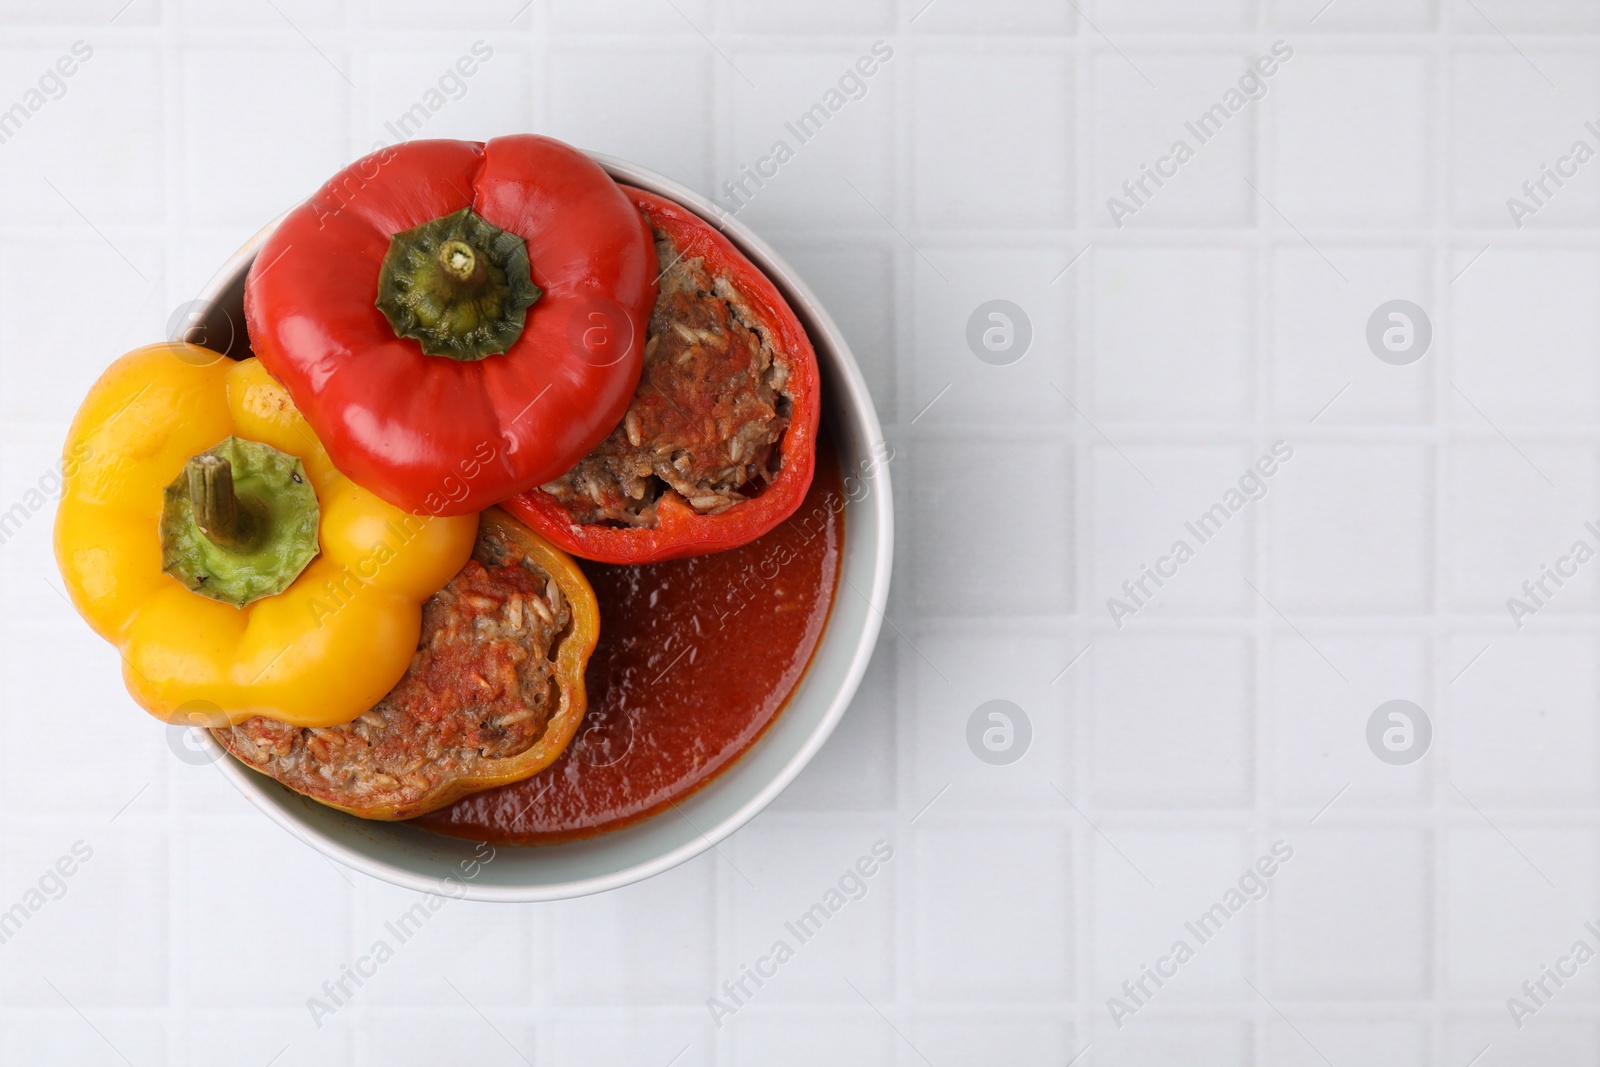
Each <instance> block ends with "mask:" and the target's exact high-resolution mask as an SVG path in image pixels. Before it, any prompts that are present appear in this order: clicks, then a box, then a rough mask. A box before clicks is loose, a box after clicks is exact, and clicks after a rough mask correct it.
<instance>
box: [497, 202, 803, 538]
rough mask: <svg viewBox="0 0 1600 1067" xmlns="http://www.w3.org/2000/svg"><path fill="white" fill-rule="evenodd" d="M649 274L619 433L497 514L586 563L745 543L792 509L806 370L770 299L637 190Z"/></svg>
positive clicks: (703, 234)
mask: <svg viewBox="0 0 1600 1067" xmlns="http://www.w3.org/2000/svg"><path fill="white" fill-rule="evenodd" d="M624 188H625V189H626V192H627V193H628V196H629V198H630V199H631V200H632V201H633V203H634V205H635V206H636V207H637V208H638V209H639V211H640V213H641V214H642V215H643V216H644V218H645V221H646V222H648V223H649V225H650V230H651V233H652V235H653V237H654V240H655V246H656V257H657V259H658V260H659V262H660V264H661V267H660V270H661V278H660V287H661V291H660V295H659V297H658V298H657V300H656V304H655V308H654V310H653V311H652V313H651V316H650V324H649V330H648V333H647V336H646V341H645V348H644V371H643V375H642V377H641V378H640V381H639V387H638V389H637V390H636V391H635V393H634V395H633V399H632V401H631V402H630V404H629V406H628V410H627V413H626V414H625V415H624V416H623V418H622V422H621V423H620V424H619V425H618V426H617V427H616V428H615V429H614V430H613V431H612V432H611V434H610V435H609V436H608V437H606V439H605V440H604V441H602V442H600V444H599V445H597V446H596V447H595V448H594V449H593V450H592V451H590V452H589V454H588V455H586V456H584V457H583V458H582V459H581V460H579V461H578V462H577V463H576V464H575V465H574V466H573V467H572V468H571V469H570V470H568V471H566V472H564V473H563V474H562V475H561V476H560V477H558V478H554V479H551V480H550V481H548V482H546V483H544V484H543V485H541V486H540V487H539V488H537V489H534V490H531V491H529V492H526V493H523V494H521V495H520V496H517V497H513V498H512V499H511V500H509V501H507V502H506V505H505V506H506V508H507V509H508V510H510V511H511V512H512V514H514V515H516V516H517V517H518V518H520V519H522V520H523V521H524V522H526V523H527V524H528V525H529V526H532V527H533V528H534V529H535V530H538V531H539V532H540V533H542V534H544V535H545V536H546V537H548V538H549V539H550V540H551V541H554V542H555V543H556V544H558V545H560V546H561V547H562V548H564V549H566V550H567V551H568V552H571V553H572V554H573V555H576V556H582V557H584V558H586V559H593V560H601V561H604V562H607V563H651V562H655V561H658V560H666V559H674V558H677V557H680V556H696V555H703V554H705V553H709V552H721V551H724V550H726V549H729V548H736V547H738V546H739V545H742V544H746V543H748V542H750V541H753V540H755V539H756V538H757V537H760V536H761V535H762V534H764V533H766V532H768V531H769V530H771V529H772V528H773V527H775V526H777V525H778V524H779V523H780V522H782V521H783V520H784V519H786V518H788V517H789V516H790V515H791V514H793V513H794V511H795V509H796V508H798V507H799V506H800V502H801V501H802V500H803V499H805V495H806V490H807V488H809V487H810V485H811V475H812V471H813V468H814V466H815V462H816V446H817V440H816V439H817V423H818V418H819V415H820V411H821V397H820V395H819V376H818V372H817V358H816V354H815V352H813V351H812V348H811V342H810V341H809V340H808V339H807V337H806V333H805V330H804V329H803V328H802V327H801V325H800V322H799V320H798V319H796V318H795V315H794V312H793V311H792V310H790V308H789V305H788V303H787V302H786V301H785V300H784V298H783V296H782V294H780V293H779V292H778V290H777V288H776V287H775V286H774V285H773V284H772V282H771V281H770V280H768V278H767V276H766V275H765V274H763V273H762V272H761V271H760V270H759V269H758V268H757V267H756V266H755V265H754V264H752V263H751V262H750V261H749V260H748V259H746V258H745V256H744V255H743V254H742V253H740V252H739V250H738V249H737V248H735V247H734V246H733V244H732V243H731V242H730V241H729V240H728V239H727V238H726V237H724V236H722V234H721V233H719V232H718V231H717V230H716V229H715V228H714V227H713V226H711V225H710V224H709V223H707V222H706V221H705V220H703V219H701V218H700V217H699V216H698V215H695V214H694V213H693V212H691V211H688V210H687V209H685V208H683V207H681V206H679V205H678V204H676V203H673V202H672V201H670V200H666V199H664V198H662V197H659V196H656V195H654V194H652V193H647V192H645V191H643V190H641V189H633V188H627V187H624Z"/></svg>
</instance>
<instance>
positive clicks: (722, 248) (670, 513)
mask: <svg viewBox="0 0 1600 1067" xmlns="http://www.w3.org/2000/svg"><path fill="white" fill-rule="evenodd" d="M623 188H624V191H625V192H626V193H627V195H628V197H629V198H630V199H631V200H632V201H633V203H634V204H635V205H637V206H638V208H639V210H640V212H642V213H643V214H644V217H645V218H646V220H648V222H649V223H650V225H651V227H652V228H653V229H654V230H656V231H659V232H660V233H662V234H664V235H665V236H666V237H668V238H669V239H670V240H671V242H672V243H673V244H674V245H676V246H677V248H678V250H679V252H680V253H681V256H680V258H683V259H688V260H692V259H693V258H694V257H702V258H703V260H704V263H705V268H706V271H707V273H709V274H710V275H711V277H713V278H724V279H726V280H727V281H728V282H729V283H731V285H732V287H733V288H734V290H736V291H737V293H738V294H739V295H740V296H741V297H742V298H743V301H744V303H745V305H747V306H748V308H749V309H750V310H751V311H753V313H754V314H755V316H756V318H757V319H758V320H759V325H760V327H761V328H762V329H763V332H764V333H765V334H766V336H767V337H768V338H770V339H771V342H772V344H773V346H774V347H775V348H776V350H777V351H779V352H781V353H783V354H784V355H785V358H786V360H787V363H788V371H789V374H788V379H787V384H786V387H785V392H786V393H787V395H788V397H789V399H790V411H789V422H788V426H787V428H786V429H785V430H784V432H783V436H782V438H781V439H780V441H779V442H778V444H777V446H776V447H777V450H778V455H779V461H778V463H777V470H776V474H775V476H774V477H773V478H772V479H771V480H770V481H768V482H767V483H766V484H764V485H760V486H756V487H754V488H755V489H756V490H757V491H756V492H755V493H754V495H752V496H750V497H749V499H745V500H740V501H739V502H737V503H734V504H732V505H731V506H728V507H725V508H720V509H717V510H713V511H710V512H704V511H702V510H700V509H696V508H695V507H693V506H691V504H690V503H689V502H688V501H686V500H685V499H684V497H683V496H682V495H680V494H679V493H678V492H676V491H674V490H673V489H671V488H668V489H666V490H665V491H664V492H663V493H662V494H661V496H660V498H659V500H657V502H656V506H655V521H654V523H653V524H650V525H619V524H617V523H607V522H581V521H578V519H577V518H576V516H575V515H574V513H573V511H572V510H571V509H570V507H569V506H568V504H566V503H564V502H563V501H561V500H559V499H557V498H556V497H555V496H552V495H551V494H550V493H548V492H545V491H544V490H543V489H532V490H529V491H528V492H525V493H522V494H520V495H518V496H515V497H512V498H511V499H509V500H507V501H505V502H504V503H503V504H502V506H503V507H504V508H506V509H507V510H508V511H510V512H512V513H513V514H514V515H516V516H517V517H518V518H519V519H521V520H522V521H523V522H525V523H527V524H528V525H529V526H531V527H533V528H534V529H535V530H537V531H538V532H539V533H541V534H543V535H544V536H545V537H546V538H548V539H549V540H550V541H553V542H554V543H555V544H557V545H558V546H560V547H561V548H563V549H565V550H566V551H568V552H570V553H572V554H573V555H575V556H581V557H583V558H585V559H592V560H598V561H601V562H605V563H652V562H656V561H658V560H666V559H676V558H678V557H680V556H696V555H703V554H706V553H711V552H720V551H723V550H725V549H730V548H736V547H737V546H739V545H742V544H746V543H747V542H750V541H753V540H755V539H756V538H757V537H760V536H761V535H762V534H764V533H766V532H767V531H768V530H771V529H772V528H773V527H775V526H777V525H778V524H779V523H781V522H783V520H784V519H786V518H788V517H789V516H790V515H791V514H793V513H794V511H795V510H796V509H797V508H798V507H799V506H800V503H801V501H802V500H804V498H805V495H806V490H807V489H808V488H809V487H810V485H811V476H812V473H813V471H814V469H815V465H816V451H817V423H818V418H819V416H820V412H821V396H820V376H819V373H818V369H817V357H816V353H815V352H814V351H813V350H812V347H811V342H810V340H809V339H808V338H807V336H806V332H805V329H804V327H802V326H801V324H800V321H799V319H797V318H796V317H795V314H794V312H793V311H792V310H791V309H790V307H789V305H788V302H787V301H785V300H784V298H783V296H782V295H781V294H780V293H779V292H778V290H777V288H776V287H775V286H774V285H773V284H772V282H771V281H770V280H769V279H768V278H767V276H766V275H765V274H763V273H762V271H761V270H760V268H758V267H757V266H756V265H755V264H753V263H751V262H750V261H749V260H748V259H746V258H745V256H744V255H743V254H742V253H741V252H740V251H739V250H738V249H737V248H735V247H734V246H733V244H732V243H731V242H729V240H728V239H727V238H726V237H724V236H723V235H722V234H721V232H719V231H718V230H717V229H716V228H715V227H713V226H712V225H710V224H709V223H707V222H706V221H705V220H704V219H702V218H700V217H699V216H698V215H696V214H694V213H693V212H691V211H689V210H688V209H686V208H684V207H683V206H681V205H679V204H677V203H674V202H673V201H670V200H666V199H663V198H662V197H659V196H656V195H654V194H652V193H647V192H645V191H643V190H641V189H635V188H632V187H629V186H624V187H623ZM670 266H671V265H670V264H665V263H664V264H662V272H663V274H664V273H665V272H666V270H667V269H668V268H669V267H670ZM667 299H668V298H667V295H666V289H665V287H663V291H662V296H661V300H662V301H663V303H665V301H666V300H667ZM647 351H650V349H648V348H647ZM645 377H646V380H645V381H643V382H641V383H640V386H639V391H638V394H637V395H636V397H635V400H634V405H635V406H637V405H640V404H646V403H658V404H659V403H661V402H662V398H661V397H658V396H654V395H652V392H651V390H650V389H649V382H648V379H649V375H648V374H646V376H645ZM668 403H670V401H668ZM636 409H637V408H636V407H635V408H634V409H630V415H629V418H630V419H631V418H632V417H633V416H632V414H631V411H632V410H636Z"/></svg>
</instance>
